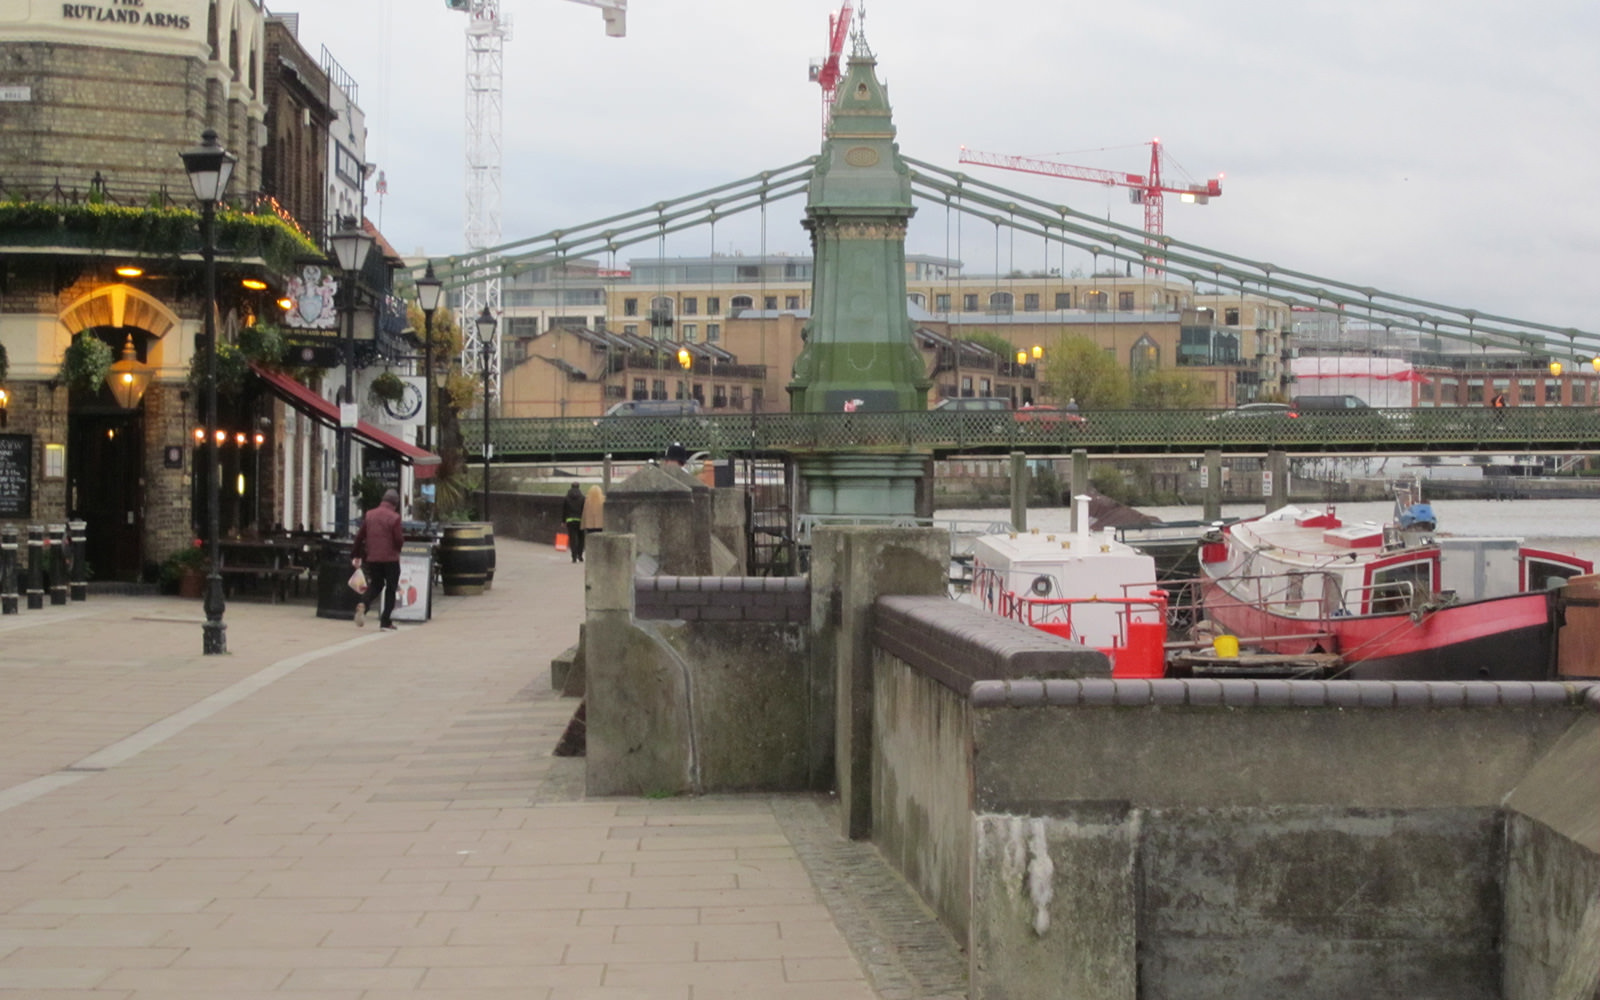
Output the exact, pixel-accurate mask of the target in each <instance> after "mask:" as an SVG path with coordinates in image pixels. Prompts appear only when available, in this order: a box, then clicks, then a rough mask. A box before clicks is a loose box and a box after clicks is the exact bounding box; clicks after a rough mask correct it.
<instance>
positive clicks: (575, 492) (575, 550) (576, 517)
mask: <svg viewBox="0 0 1600 1000" xmlns="http://www.w3.org/2000/svg"><path fill="white" fill-rule="evenodd" d="M561 523H562V524H564V525H566V528H567V551H568V552H570V553H572V561H573V562H575V563H580V562H583V490H581V489H579V488H578V484H577V483H573V484H572V485H571V486H569V487H567V495H566V496H565V497H564V498H562V501H561Z"/></svg>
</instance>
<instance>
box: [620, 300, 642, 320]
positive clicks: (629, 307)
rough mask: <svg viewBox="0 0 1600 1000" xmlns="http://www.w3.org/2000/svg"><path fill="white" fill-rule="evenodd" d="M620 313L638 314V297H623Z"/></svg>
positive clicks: (625, 314)
mask: <svg viewBox="0 0 1600 1000" xmlns="http://www.w3.org/2000/svg"><path fill="white" fill-rule="evenodd" d="M622 315H624V316H637V315H639V300H638V299H623V300H622Z"/></svg>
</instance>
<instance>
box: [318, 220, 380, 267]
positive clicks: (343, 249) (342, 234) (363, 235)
mask: <svg viewBox="0 0 1600 1000" xmlns="http://www.w3.org/2000/svg"><path fill="white" fill-rule="evenodd" d="M339 221H340V225H339V231H338V232H336V233H334V234H333V236H331V237H329V240H328V242H330V243H332V244H333V255H334V256H335V257H337V258H338V259H339V267H340V268H341V269H343V270H344V271H347V272H348V271H359V270H361V269H362V268H363V267H365V266H366V263H367V251H369V250H371V249H372V236H371V234H370V233H368V232H367V231H366V230H365V229H362V228H361V226H360V224H359V223H358V222H357V221H356V217H355V216H353V215H347V216H345V217H344V218H343V219H341V220H339Z"/></svg>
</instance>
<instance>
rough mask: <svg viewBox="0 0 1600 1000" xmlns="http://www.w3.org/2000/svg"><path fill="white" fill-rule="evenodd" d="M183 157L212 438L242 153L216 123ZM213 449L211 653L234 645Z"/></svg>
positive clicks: (209, 487)
mask: <svg viewBox="0 0 1600 1000" xmlns="http://www.w3.org/2000/svg"><path fill="white" fill-rule="evenodd" d="M178 155H179V156H180V157H181V158H182V159H183V170H184V172H185V173H186V174H188V175H189V185H190V187H192V188H194V196H195V199H196V200H197V201H199V202H200V255H201V259H202V260H203V261H204V262H205V277H206V301H205V323H204V334H203V338H204V340H205V352H206V394H205V407H206V438H207V439H208V440H209V439H211V438H212V437H213V436H214V435H215V433H216V428H217V320H216V313H217V243H216V241H217V234H216V228H217V202H219V201H221V200H222V195H223V194H224V192H226V191H227V190H228V182H229V181H230V180H232V179H233V167H234V164H236V163H238V162H239V161H238V159H237V158H236V157H234V156H232V155H231V154H229V152H228V151H227V150H226V149H223V148H222V143H220V142H218V141H217V133H216V131H215V130H214V129H209V128H208V129H206V130H205V131H204V132H202V133H200V145H199V146H196V147H195V148H194V149H191V150H188V151H187V152H184V153H180V154H178ZM220 450H221V449H219V448H216V447H213V448H212V449H211V463H210V467H209V468H208V469H207V470H206V473H207V474H206V547H207V549H208V551H209V553H210V559H209V562H210V565H211V569H210V571H209V572H208V573H207V574H206V599H205V602H204V609H205V614H206V620H205V623H204V624H202V625H201V626H200V629H201V635H202V640H201V642H202V652H203V653H204V655H207V656H210V655H213V654H217V653H226V652H227V651H228V626H226V625H224V624H223V622H222V613H223V611H224V610H226V602H225V601H224V600H223V597H222V573H221V571H220V568H219V567H220V564H221V561H222V560H221V559H220V558H219V557H220V555H221V553H220V551H219V549H218V538H219V536H220V535H221V532H220V530H219V529H218V524H217V508H218V507H220V506H221V505H222V497H221V493H220V489H221V484H220V483H219V481H218V479H217V476H218V465H217V462H218V459H219V458H220V456H219V454H218V452H219V451H220Z"/></svg>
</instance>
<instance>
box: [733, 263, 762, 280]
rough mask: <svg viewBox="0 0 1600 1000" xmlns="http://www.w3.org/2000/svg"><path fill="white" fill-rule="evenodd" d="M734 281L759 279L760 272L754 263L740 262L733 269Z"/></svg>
mask: <svg viewBox="0 0 1600 1000" xmlns="http://www.w3.org/2000/svg"><path fill="white" fill-rule="evenodd" d="M734 280H735V281H760V280H761V273H760V272H759V271H758V270H756V266H755V265H754V264H740V265H738V268H737V269H736V270H735V271H734Z"/></svg>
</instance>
